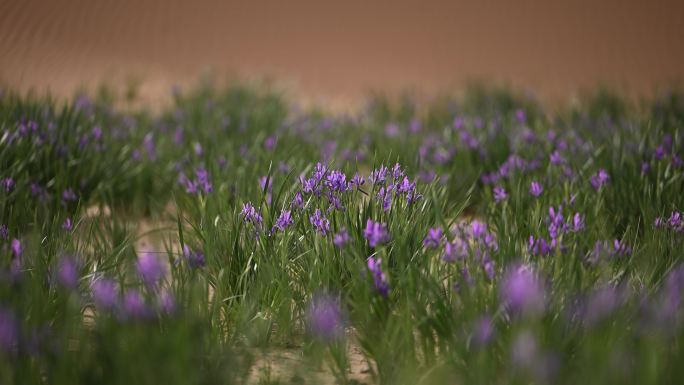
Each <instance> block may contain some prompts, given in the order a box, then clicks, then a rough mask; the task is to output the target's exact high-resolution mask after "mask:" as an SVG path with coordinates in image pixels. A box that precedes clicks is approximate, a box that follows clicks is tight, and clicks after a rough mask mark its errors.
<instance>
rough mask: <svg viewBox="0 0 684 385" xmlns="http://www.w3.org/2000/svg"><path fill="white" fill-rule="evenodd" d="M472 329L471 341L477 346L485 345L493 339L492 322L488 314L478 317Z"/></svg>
mask: <svg viewBox="0 0 684 385" xmlns="http://www.w3.org/2000/svg"><path fill="white" fill-rule="evenodd" d="M473 329H474V330H473V334H472V336H473V337H472V338H473V343H474V344H475V346H477V347H480V348H482V347H484V346H487V345H489V343H490V342H492V339H494V322H493V321H492V318H491V317H490V316H489V315H485V316H483V317H481V318H480V319H478V320H477V321H476V322H475V326H474V328H473Z"/></svg>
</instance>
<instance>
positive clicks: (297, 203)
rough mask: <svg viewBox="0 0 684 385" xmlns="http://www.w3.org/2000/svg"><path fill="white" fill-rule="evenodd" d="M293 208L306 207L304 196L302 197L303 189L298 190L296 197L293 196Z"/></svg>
mask: <svg viewBox="0 0 684 385" xmlns="http://www.w3.org/2000/svg"><path fill="white" fill-rule="evenodd" d="M290 207H291V208H292V209H301V208H304V198H303V197H302V193H301V191H297V193H296V194H295V196H294V198H292V203H290Z"/></svg>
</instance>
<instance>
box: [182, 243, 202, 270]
mask: <svg viewBox="0 0 684 385" xmlns="http://www.w3.org/2000/svg"><path fill="white" fill-rule="evenodd" d="M183 258H185V262H186V263H187V264H188V266H189V267H190V268H192V269H198V268H201V267H204V265H205V264H206V262H205V259H204V253H202V252H200V251H195V250H192V249H191V248H190V246H188V245H184V246H183Z"/></svg>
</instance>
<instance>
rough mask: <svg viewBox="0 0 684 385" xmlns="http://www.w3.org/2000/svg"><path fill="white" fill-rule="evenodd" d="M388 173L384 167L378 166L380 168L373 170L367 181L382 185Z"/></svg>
mask: <svg viewBox="0 0 684 385" xmlns="http://www.w3.org/2000/svg"><path fill="white" fill-rule="evenodd" d="M388 172H389V170H388V169H387V167H385V166H384V165H380V168H378V169H375V170H373V171H372V172H371V175H370V177H369V178H368V179H369V180H370V182H371V183H373V184H376V185H382V184H384V183H385V181H386V180H387V174H388Z"/></svg>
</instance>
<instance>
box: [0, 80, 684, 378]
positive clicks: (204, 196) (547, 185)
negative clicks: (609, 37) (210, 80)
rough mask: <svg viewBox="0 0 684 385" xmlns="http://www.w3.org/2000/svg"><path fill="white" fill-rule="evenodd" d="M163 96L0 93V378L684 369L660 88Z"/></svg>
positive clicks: (677, 246) (679, 161)
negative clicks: (535, 94) (304, 103)
mask: <svg viewBox="0 0 684 385" xmlns="http://www.w3.org/2000/svg"><path fill="white" fill-rule="evenodd" d="M173 98H174V103H173V106H171V107H169V108H166V109H164V110H162V111H155V112H151V111H149V110H145V109H131V108H115V107H113V106H114V105H115V101H113V100H111V99H110V98H108V97H107V95H106V93H103V94H102V95H101V96H100V97H96V98H88V97H85V96H79V97H77V98H75V99H74V100H73V101H71V102H68V103H64V102H61V101H55V100H51V99H49V98H43V97H36V96H19V95H17V94H15V93H13V92H11V91H9V90H5V91H2V92H0V166H1V167H0V213H1V215H0V383H1V384H79V383H93V384H95V383H96V384H109V383H111V384H245V383H262V384H273V383H313V384H318V383H378V384H442V383H446V384H473V383H486V384H491V383H501V384H509V383H554V384H556V383H558V384H566V383H567V384H585V383H587V384H605V383H621V384H622V383H634V384H666V383H681V382H682V381H684V365H682V362H684V346H682V344H683V343H684V339H683V337H684V329H683V327H682V326H683V325H682V317H683V316H684V314H683V305H684V304H683V303H682V295H684V264H682V256H683V254H684V252H683V250H684V249H683V246H684V213H683V212H682V210H684V194H683V192H684V180H683V176H684V173H683V171H684V160H683V158H682V157H684V143H682V140H683V138H682V132H683V131H682V129H684V94H683V93H679V92H676V91H668V92H666V93H662V94H660V95H659V96H657V97H655V98H652V99H649V100H644V101H640V102H634V101H628V100H626V99H623V98H621V97H620V96H619V95H616V94H612V93H610V92H606V91H597V92H594V93H592V94H588V95H586V96H585V97H584V98H582V99H581V100H580V101H579V102H576V103H573V104H568V105H566V106H562V107H559V108H554V109H550V108H547V107H544V106H543V105H542V104H540V103H538V102H536V101H535V100H534V99H533V98H532V97H530V96H527V95H521V94H517V93H515V92H512V91H508V90H502V89H493V88H474V89H471V90H470V91H468V92H466V93H465V94H464V95H462V96H459V97H448V96H444V97H440V98H435V99H434V100H431V101H430V102H416V101H414V100H413V99H412V98H411V97H410V96H406V97H404V98H401V99H400V100H398V101H391V102H390V101H388V100H386V99H384V98H381V97H376V98H372V99H371V100H369V102H368V103H367V107H366V108H364V109H363V110H361V111H358V112H357V113H354V114H341V113H337V114H333V113H330V112H327V111H326V110H325V109H321V108H302V107H298V106H297V105H296V104H294V103H291V102H290V101H288V99H287V98H285V97H283V96H282V95H280V94H278V93H275V92H272V91H266V90H260V89H254V88H250V87H243V86H233V87H229V88H226V89H216V88H212V87H208V86H203V87H198V88H197V89H195V90H191V91H188V92H176V93H174V96H173ZM274 351H275V352H277V351H287V352H289V354H291V356H294V357H296V359H295V360H287V361H284V362H275V364H274V365H270V364H269V365H264V360H263V357H264V356H265V355H268V354H269V353H271V352H274ZM352 354H353V355H355V356H360V357H361V360H362V361H363V365H362V366H363V368H362V370H360V371H359V370H358V368H355V367H354V366H355V365H358V363H355V362H356V361H355V359H352Z"/></svg>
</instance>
